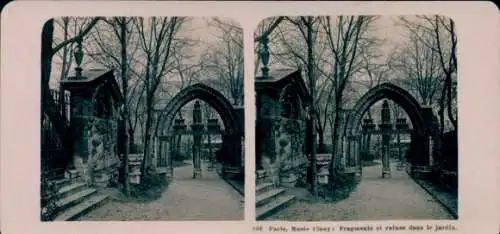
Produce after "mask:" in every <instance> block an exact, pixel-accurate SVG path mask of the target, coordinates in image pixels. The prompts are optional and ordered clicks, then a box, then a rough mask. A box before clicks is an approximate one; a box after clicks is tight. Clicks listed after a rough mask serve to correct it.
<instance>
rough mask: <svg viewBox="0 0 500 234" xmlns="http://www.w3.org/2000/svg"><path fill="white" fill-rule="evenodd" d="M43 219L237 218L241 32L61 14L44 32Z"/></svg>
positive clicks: (217, 22) (222, 25)
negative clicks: (63, 15) (64, 15)
mask: <svg viewBox="0 0 500 234" xmlns="http://www.w3.org/2000/svg"><path fill="white" fill-rule="evenodd" d="M41 40H42V58H41V65H42V70H41V72H42V74H41V81H42V83H41V89H42V90H41V95H42V96H41V107H42V109H41V119H40V121H41V133H40V134H41V138H40V139H41V144H40V145H41V152H40V153H41V154H40V156H41V175H40V179H41V180H40V185H41V186H40V205H41V207H40V211H41V212H40V215H41V220H42V221H70V220H77V221H89V220H90V221H134V220H135V221H141V220H166V221H168V220H179V221H182V220H243V216H244V205H243V204H244V164H243V163H244V160H243V157H244V154H243V144H244V132H243V131H244V128H243V126H244V114H243V74H244V69H243V29H242V28H241V26H240V25H239V24H238V22H237V21H235V20H232V19H228V18H217V17H212V18H205V17H92V18H83V17H60V18H54V19H50V20H49V21H47V22H46V23H45V24H44V26H43V31H42V38H41Z"/></svg>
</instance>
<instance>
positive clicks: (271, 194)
mask: <svg viewBox="0 0 500 234" xmlns="http://www.w3.org/2000/svg"><path fill="white" fill-rule="evenodd" d="M283 193H285V189H283V188H274V189H271V190H269V191H267V192H264V193H261V194H259V195H257V196H256V197H255V203H256V204H257V206H261V205H263V204H266V203H267V202H269V201H270V200H272V199H273V198H275V197H277V196H279V195H281V194H283Z"/></svg>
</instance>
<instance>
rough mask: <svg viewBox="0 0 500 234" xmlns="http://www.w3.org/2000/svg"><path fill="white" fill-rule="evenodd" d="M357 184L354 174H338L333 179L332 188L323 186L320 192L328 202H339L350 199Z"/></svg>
mask: <svg viewBox="0 0 500 234" xmlns="http://www.w3.org/2000/svg"><path fill="white" fill-rule="evenodd" d="M357 183H358V182H357V181H356V178H355V177H354V175H353V174H344V173H337V174H336V175H335V176H334V178H333V183H332V187H330V186H329V185H321V186H320V189H319V192H320V195H321V196H322V197H323V198H324V199H325V200H326V201H328V202H337V201H341V200H344V199H346V198H348V197H349V194H350V193H351V192H352V191H354V189H355V188H356V186H357Z"/></svg>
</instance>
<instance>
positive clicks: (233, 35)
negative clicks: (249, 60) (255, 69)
mask: <svg viewBox="0 0 500 234" xmlns="http://www.w3.org/2000/svg"><path fill="white" fill-rule="evenodd" d="M212 24H213V25H215V26H216V27H217V28H218V29H219V31H221V34H222V35H221V36H220V37H219V40H218V42H217V43H216V44H215V45H214V46H213V47H211V48H209V49H208V51H207V54H206V55H205V57H204V58H203V59H202V60H203V61H201V62H200V63H202V66H203V67H204V68H207V70H208V72H209V73H211V74H213V76H215V77H216V79H214V80H212V82H213V84H215V85H216V86H218V87H220V89H221V91H222V92H223V93H224V94H225V96H227V97H229V99H231V101H232V104H233V105H243V74H244V63H243V59H244V53H243V30H242V28H241V27H240V26H239V25H238V24H237V22H234V21H222V20H221V19H218V18H215V19H214V20H213V21H212Z"/></svg>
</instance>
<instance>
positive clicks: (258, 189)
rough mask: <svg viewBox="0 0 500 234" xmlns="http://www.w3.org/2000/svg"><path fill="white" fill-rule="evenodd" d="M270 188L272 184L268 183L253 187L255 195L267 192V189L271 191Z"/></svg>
mask: <svg viewBox="0 0 500 234" xmlns="http://www.w3.org/2000/svg"><path fill="white" fill-rule="evenodd" d="M272 187H273V183H269V182H264V183H260V184H257V186H255V193H256V194H259V193H263V192H266V191H269V189H271V188H272Z"/></svg>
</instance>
